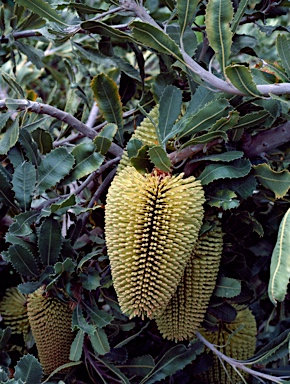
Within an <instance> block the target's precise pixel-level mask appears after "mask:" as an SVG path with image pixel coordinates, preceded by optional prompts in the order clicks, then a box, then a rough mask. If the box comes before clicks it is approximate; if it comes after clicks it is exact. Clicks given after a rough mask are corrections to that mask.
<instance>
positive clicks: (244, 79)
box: [225, 64, 260, 97]
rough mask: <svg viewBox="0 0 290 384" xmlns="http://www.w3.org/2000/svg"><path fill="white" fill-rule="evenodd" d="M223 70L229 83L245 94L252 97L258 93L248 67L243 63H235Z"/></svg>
mask: <svg viewBox="0 0 290 384" xmlns="http://www.w3.org/2000/svg"><path fill="white" fill-rule="evenodd" d="M225 71H226V76H227V77H228V78H229V80H230V81H231V83H232V84H233V85H234V86H235V87H236V88H238V89H239V90H240V91H242V92H243V93H244V94H245V95H250V96H253V97H257V96H259V95H260V92H259V90H258V88H257V87H256V84H255V83H254V81H253V76H252V74H251V71H250V69H249V68H247V67H245V66H244V65H239V64H235V65H231V66H229V67H227V68H226V69H225Z"/></svg>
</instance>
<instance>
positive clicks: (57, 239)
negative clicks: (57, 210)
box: [38, 217, 62, 266]
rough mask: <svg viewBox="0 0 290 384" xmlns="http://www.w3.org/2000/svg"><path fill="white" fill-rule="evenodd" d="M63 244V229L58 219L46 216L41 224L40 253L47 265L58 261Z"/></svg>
mask: <svg viewBox="0 0 290 384" xmlns="http://www.w3.org/2000/svg"><path fill="white" fill-rule="evenodd" d="M61 245H62V239H61V229H60V226H59V224H58V221H57V220H55V219H53V218H52V217H48V218H46V219H45V220H44V222H43V223H42V224H41V227H40V229H39V236H38V248H39V253H40V257H41V260H42V262H43V264H44V265H45V266H47V265H54V264H55V263H56V261H57V259H58V257H59V254H60V249H61Z"/></svg>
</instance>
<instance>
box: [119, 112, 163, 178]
mask: <svg viewBox="0 0 290 384" xmlns="http://www.w3.org/2000/svg"><path fill="white" fill-rule="evenodd" d="M158 119H159V106H158V105H155V107H154V108H152V109H151V111H150V113H149V115H148V117H145V119H144V120H142V122H141V123H140V125H139V126H138V127H137V128H136V131H135V132H134V134H133V135H132V139H133V138H134V139H138V140H141V141H142V143H143V145H158V144H159V142H158V138H157V133H156V128H155V126H154V124H153V122H154V123H155V124H156V125H158ZM128 165H130V160H129V157H128V154H127V151H124V153H123V156H122V159H121V160H120V163H119V166H118V173H119V172H120V171H121V170H122V169H124V168H125V167H127V166H128Z"/></svg>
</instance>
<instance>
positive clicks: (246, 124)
mask: <svg viewBox="0 0 290 384" xmlns="http://www.w3.org/2000/svg"><path fill="white" fill-rule="evenodd" d="M269 116H270V114H269V112H268V111H265V110H263V111H258V112H253V113H248V114H246V115H244V116H241V117H240V118H239V121H238V123H237V124H236V126H235V128H239V129H240V128H243V129H245V128H252V127H254V126H256V125H259V124H261V123H263V122H264V121H265V120H266V119H267V118H268V117H269Z"/></svg>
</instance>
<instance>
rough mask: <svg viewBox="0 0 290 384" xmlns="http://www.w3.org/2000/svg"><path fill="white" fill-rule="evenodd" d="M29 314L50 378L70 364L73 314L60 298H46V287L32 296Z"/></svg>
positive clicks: (42, 360)
mask: <svg viewBox="0 0 290 384" xmlns="http://www.w3.org/2000/svg"><path fill="white" fill-rule="evenodd" d="M27 311H28V317H29V322H30V326H31V330H32V334H33V337H34V340H35V343H36V347H37V351H38V356H39V360H40V363H41V365H42V367H43V370H44V373H45V374H46V375H49V374H51V373H52V372H53V371H54V370H55V369H56V368H58V367H59V366H61V365H63V364H66V363H69V354H70V346H71V344H72V342H73V339H74V333H73V332H72V329H71V327H72V311H71V310H70V308H69V306H68V305H67V304H65V303H63V302H62V301H60V300H59V299H57V298H55V297H46V296H45V295H44V288H43V287H41V288H39V289H37V290H36V291H35V292H33V293H32V294H30V295H28V305H27Z"/></svg>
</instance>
